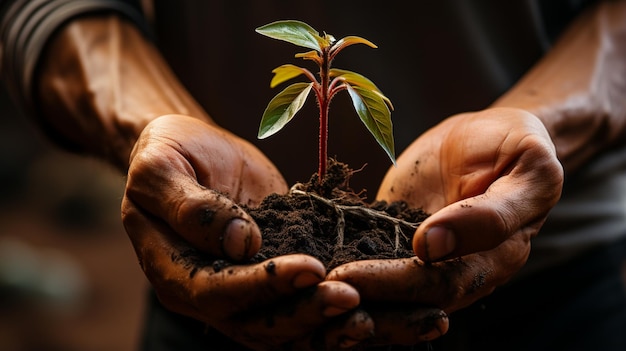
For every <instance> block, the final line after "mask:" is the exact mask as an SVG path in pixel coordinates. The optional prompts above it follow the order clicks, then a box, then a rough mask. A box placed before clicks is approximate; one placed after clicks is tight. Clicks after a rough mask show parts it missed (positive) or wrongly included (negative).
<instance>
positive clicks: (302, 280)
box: [291, 272, 323, 289]
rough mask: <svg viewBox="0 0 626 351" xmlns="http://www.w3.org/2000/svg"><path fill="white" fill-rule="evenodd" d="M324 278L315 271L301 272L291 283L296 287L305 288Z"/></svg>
mask: <svg viewBox="0 0 626 351" xmlns="http://www.w3.org/2000/svg"><path fill="white" fill-rule="evenodd" d="M322 280H323V278H322V277H320V276H319V275H317V274H315V273H313V272H301V273H298V275H296V277H295V278H293V281H292V282H291V285H293V287H294V288H296V289H303V288H308V287H310V286H313V285H315V284H317V283H319V282H321V281H322Z"/></svg>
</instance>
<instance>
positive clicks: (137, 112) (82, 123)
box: [34, 15, 210, 169]
mask: <svg viewBox="0 0 626 351" xmlns="http://www.w3.org/2000/svg"><path fill="white" fill-rule="evenodd" d="M34 82H35V100H36V101H37V102H38V105H39V106H40V108H39V111H38V113H39V115H40V117H41V118H43V120H44V124H45V125H46V126H47V128H51V129H52V130H53V132H54V133H55V134H56V135H57V136H58V137H60V138H61V139H63V140H64V142H68V143H69V144H70V145H71V146H72V147H73V148H75V149H77V150H78V151H82V152H86V153H90V154H94V155H98V156H101V157H104V158H106V159H108V160H109V161H111V162H113V163H114V164H115V165H116V166H118V167H119V168H121V169H125V168H126V167H127V164H128V157H129V154H130V151H131V150H132V148H133V145H134V143H135V141H136V140H137V138H138V136H139V134H140V133H141V131H142V130H143V128H144V127H145V126H146V124H148V123H149V122H150V121H152V120H153V119H155V118H156V117H158V116H161V115H165V114H172V113H177V114H185V115H190V116H195V117H197V118H201V119H204V120H207V121H210V119H209V117H208V116H207V114H206V113H205V112H204V111H203V110H202V108H201V107H200V106H199V105H198V104H197V103H196V102H195V101H194V100H193V98H192V97H191V96H190V95H189V94H188V92H187V91H186V90H185V88H184V87H183V86H182V85H181V84H180V83H179V81H178V80H177V79H176V78H175V76H174V74H173V73H172V72H171V71H170V69H169V68H168V66H167V64H166V63H165V61H164V60H163V58H162V57H161V56H160V55H159V53H158V52H157V51H156V49H155V48H154V47H153V46H152V44H151V43H150V42H148V40H146V39H145V38H144V36H143V35H142V34H141V33H140V32H139V30H138V29H136V28H135V27H134V26H133V25H132V24H130V23H129V22H127V21H125V20H123V19H121V18H120V17H119V16H117V15H98V16H86V17H82V18H78V19H75V20H73V21H72V22H70V23H69V24H68V25H66V26H64V27H63V28H62V29H61V31H59V32H58V33H57V34H56V35H55V36H54V37H53V38H52V39H51V41H50V42H49V44H48V47H47V49H46V51H44V52H43V54H42V56H41V59H40V69H39V70H38V75H37V76H36V77H35V78H34Z"/></svg>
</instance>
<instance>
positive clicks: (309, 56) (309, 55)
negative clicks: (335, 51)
mask: <svg viewBox="0 0 626 351" xmlns="http://www.w3.org/2000/svg"><path fill="white" fill-rule="evenodd" d="M296 58H302V59H305V60H311V61H315V62H318V63H319V64H321V63H322V58H321V57H320V55H319V53H318V52H317V51H315V50H311V51H307V52H301V53H298V54H296Z"/></svg>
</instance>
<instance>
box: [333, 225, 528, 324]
mask: <svg viewBox="0 0 626 351" xmlns="http://www.w3.org/2000/svg"><path fill="white" fill-rule="evenodd" d="M529 252H530V241H529V239H528V236H527V235H523V234H517V235H514V236H512V237H511V238H509V239H508V240H506V241H505V242H504V243H502V244H501V245H499V246H498V247H496V248H495V249H493V250H490V251H486V252H480V253H477V254H471V255H467V256H464V257H461V258H457V259H453V260H448V261H443V262H435V263H424V262H423V261H421V260H420V259H418V258H417V257H414V258H407V259H394V260H369V261H356V262H352V263H348V264H345V265H342V266H339V267H337V268H335V269H334V270H332V271H331V272H330V273H329V274H328V276H327V278H326V279H327V280H340V281H344V282H346V283H348V284H350V285H352V286H353V287H355V288H356V289H357V290H358V291H359V294H360V295H361V301H364V302H365V301H374V302H381V301H398V302H402V301H404V302H407V303H416V302H417V303H421V304H425V305H428V306H436V307H438V308H441V309H443V310H445V311H446V312H447V313H450V312H451V311H455V310H457V309H459V308H462V307H465V306H468V305H470V304H471V303H473V302H474V301H476V300H478V299H479V298H481V297H484V296H486V295H488V294H490V293H491V292H492V291H493V289H495V287H496V286H499V285H501V284H503V283H504V282H506V281H507V280H508V279H510V277H511V276H512V275H513V274H514V273H515V272H517V271H518V270H519V269H520V268H521V267H522V266H523V265H524V264H525V263H526V260H527V258H528V254H529Z"/></svg>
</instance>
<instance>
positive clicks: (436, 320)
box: [364, 303, 449, 345]
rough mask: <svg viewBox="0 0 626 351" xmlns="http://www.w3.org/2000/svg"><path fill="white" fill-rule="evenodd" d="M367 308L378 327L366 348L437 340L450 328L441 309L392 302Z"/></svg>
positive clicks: (367, 342) (446, 317) (446, 316)
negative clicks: (368, 346)
mask: <svg viewBox="0 0 626 351" xmlns="http://www.w3.org/2000/svg"><path fill="white" fill-rule="evenodd" d="M364 308H367V310H368V312H369V314H370V315H371V317H372V319H373V320H374V321H375V325H376V328H375V331H374V336H373V337H372V338H370V339H368V340H367V341H366V344H367V345H415V344H418V343H420V342H424V341H432V340H435V339H437V338H438V337H440V336H442V335H444V334H445V333H446V332H447V331H448V327H449V321H448V315H447V314H446V313H445V312H443V311H442V310H441V309H438V308H429V307H424V306H417V307H413V308H412V307H411V306H410V305H409V306H407V305H406V304H403V305H399V304H393V303H391V304H385V305H384V306H383V305H382V304H378V305H373V306H369V305H367V306H364Z"/></svg>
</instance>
